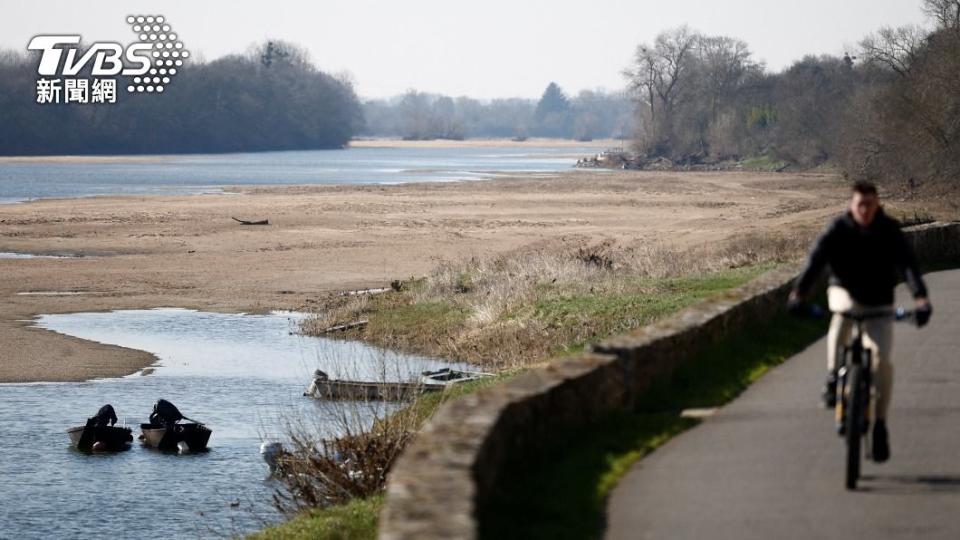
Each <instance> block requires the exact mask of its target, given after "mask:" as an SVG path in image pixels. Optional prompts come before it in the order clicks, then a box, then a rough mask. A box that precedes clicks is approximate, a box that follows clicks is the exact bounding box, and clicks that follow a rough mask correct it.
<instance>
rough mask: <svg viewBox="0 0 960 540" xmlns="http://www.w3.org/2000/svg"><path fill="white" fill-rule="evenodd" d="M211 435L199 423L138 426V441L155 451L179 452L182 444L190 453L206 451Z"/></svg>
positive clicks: (207, 429)
mask: <svg viewBox="0 0 960 540" xmlns="http://www.w3.org/2000/svg"><path fill="white" fill-rule="evenodd" d="M211 433H213V432H212V431H210V428H208V427H207V426H205V425H203V424H199V423H189V424H171V425H168V426H164V425H158V424H140V440H142V441H143V442H144V444H146V445H147V446H150V447H152V448H156V449H157V450H174V451H176V450H181V449H182V445H181V443H183V444H185V445H186V447H187V449H189V451H190V452H202V451H203V450H206V449H207V442H209V441H210V435H211Z"/></svg>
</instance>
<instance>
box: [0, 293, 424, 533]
mask: <svg viewBox="0 0 960 540" xmlns="http://www.w3.org/2000/svg"><path fill="white" fill-rule="evenodd" d="M301 317H302V315H297V314H273V315H265V316H248V315H228V314H215V313H203V312H196V311H190V310H183V309H158V310H138V311H120V312H112V313H84V314H73V315H47V316H43V317H40V318H39V320H38V325H39V326H42V327H44V328H48V329H51V330H55V331H58V332H62V333H64V334H69V335H73V336H78V337H82V338H86V339H93V340H96V341H100V342H103V343H111V344H116V345H121V346H126V347H132V348H137V349H143V350H147V351H150V352H152V353H154V354H156V355H157V356H158V357H159V359H160V360H159V363H158V365H157V366H156V371H155V373H154V374H153V375H149V376H141V375H132V376H129V377H124V378H120V379H105V380H98V381H90V382H85V383H65V384H52V383H51V384H29V385H16V384H15V385H0V418H3V419H4V422H3V424H2V425H3V428H2V430H0V445H2V446H3V459H2V460H0V478H2V479H3V483H2V486H3V487H2V489H0V523H3V524H4V526H5V529H4V531H3V532H2V533H0V536H5V535H7V534H9V535H10V536H11V537H16V538H64V537H77V536H84V537H98V536H99V537H109V538H115V537H141V536H147V537H169V538H176V537H197V536H201V537H209V536H221V535H227V536H231V535H236V534H240V533H243V532H248V531H250V530H254V529H258V528H260V527H261V526H262V525H263V523H264V522H265V521H266V522H270V521H276V520H277V519H278V516H277V514H276V512H275V511H274V510H273V509H272V508H271V507H270V503H269V501H270V494H271V493H272V491H273V489H275V488H276V486H275V485H274V483H273V482H271V481H269V480H267V478H266V466H265V465H264V463H263V462H262V461H261V459H260V456H259V454H258V452H259V444H260V441H261V437H262V436H266V437H277V436H279V435H281V433H280V431H281V430H280V429H279V428H278V427H277V426H278V419H280V418H298V417H303V418H307V419H308V421H310V422H311V423H314V422H315V423H318V424H320V425H321V426H322V429H326V430H328V432H329V433H334V432H335V431H336V430H337V429H338V423H337V419H338V418H339V417H340V415H341V414H342V413H343V410H342V409H339V408H338V407H331V406H324V405H321V404H319V403H316V402H314V401H313V400H310V399H307V398H304V397H303V396H302V395H301V393H302V392H303V389H304V388H305V386H306V384H307V382H308V379H309V374H310V373H312V371H313V369H315V368H317V367H320V368H321V369H323V370H324V371H327V372H328V373H331V375H334V376H349V377H350V378H365V377H367V376H373V377H378V378H379V377H382V376H384V375H385V376H386V377H387V378H390V379H392V378H396V379H402V378H405V377H406V375H407V374H409V373H416V372H419V371H420V370H422V369H430V368H435V367H439V366H440V365H441V364H440V363H439V362H436V361H431V360H428V359H425V358H417V357H409V356H403V355H397V354H384V353H381V352H378V351H377V350H375V349H372V348H370V347H366V346H364V345H362V344H357V343H349V342H340V341H330V340H324V339H318V338H308V337H302V336H299V335H296V334H292V332H293V331H294V330H295V325H296V322H297V321H298V320H299V319H300V318H301ZM161 397H163V398H166V399H168V400H170V401H172V402H173V403H174V404H176V405H177V407H178V408H179V409H180V410H181V411H183V413H184V414H186V415H187V416H190V417H192V418H196V419H197V420H200V421H202V422H205V423H207V424H208V425H209V426H210V427H211V428H212V429H213V436H212V437H211V439H210V448H211V449H210V451H209V452H206V453H202V454H196V455H183V456H177V455H168V454H161V453H158V452H155V451H152V450H148V449H146V448H144V447H141V446H140V444H139V443H137V442H135V443H134V446H133V448H132V449H131V450H130V451H127V452H122V453H119V454H106V455H86V454H82V453H79V452H76V451H73V450H71V449H70V448H69V439H68V437H67V435H66V433H65V430H66V428H67V427H70V426H72V425H77V424H81V423H82V422H83V421H84V420H85V419H86V417H88V416H91V415H93V414H94V413H95V412H96V411H97V409H98V408H99V407H100V406H101V405H103V404H104V403H108V402H109V403H112V404H113V406H114V407H115V408H116V410H117V416H118V417H119V418H120V422H121V423H124V422H125V423H126V424H127V425H131V426H134V427H136V425H137V424H139V423H140V422H141V421H146V417H147V415H148V414H149V412H150V410H151V407H152V405H153V403H154V402H155V401H156V400H157V399H158V398H161ZM358 410H359V411H360V413H361V415H366V416H367V417H372V412H371V411H369V410H366V408H365V406H360V407H359V409H358ZM134 433H135V434H137V433H138V430H137V429H135V430H134ZM237 501H239V502H240V504H239V506H232V505H231V503H236V502H237ZM147 531H149V532H147Z"/></svg>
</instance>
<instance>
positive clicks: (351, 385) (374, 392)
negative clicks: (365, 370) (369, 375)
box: [303, 377, 443, 401]
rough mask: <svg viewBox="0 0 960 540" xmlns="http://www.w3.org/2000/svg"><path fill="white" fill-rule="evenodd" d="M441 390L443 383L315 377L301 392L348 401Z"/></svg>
mask: <svg viewBox="0 0 960 540" xmlns="http://www.w3.org/2000/svg"><path fill="white" fill-rule="evenodd" d="M440 390H443V385H438V384H425V383H422V382H419V381H415V382H374V381H344V380H339V379H324V378H320V377H315V378H314V379H313V382H312V383H310V386H309V387H308V388H307V391H306V392H304V393H303V395H305V396H309V397H312V398H314V399H329V400H339V399H342V400H349V401H407V400H409V399H412V398H414V397H416V396H419V395H421V394H424V393H427V392H437V391H440Z"/></svg>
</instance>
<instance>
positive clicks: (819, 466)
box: [607, 271, 960, 540]
mask: <svg viewBox="0 0 960 540" xmlns="http://www.w3.org/2000/svg"><path fill="white" fill-rule="evenodd" d="M927 284H928V286H929V288H930V290H931V298H932V300H933V303H934V310H935V311H934V317H933V319H932V320H931V323H930V325H929V326H927V327H926V328H924V329H922V330H918V329H917V328H916V327H914V326H912V325H908V324H898V325H897V326H896V329H895V337H894V342H895V344H894V366H895V370H896V384H895V387H894V392H893V405H892V410H891V413H890V419H889V421H888V424H889V426H890V431H891V450H892V458H891V460H890V461H889V462H887V463H885V464H883V465H877V464H875V463H872V462H865V463H864V466H863V474H864V477H863V479H861V482H860V486H861V489H860V490H859V491H857V492H848V491H846V490H845V489H844V487H843V470H844V469H843V465H844V462H843V456H844V452H845V448H844V446H843V442H842V440H841V439H840V438H839V437H838V436H836V435H835V434H834V431H833V418H832V413H831V412H829V411H826V410H824V409H822V408H819V407H818V403H817V394H818V393H819V391H820V387H821V384H822V383H823V377H824V374H825V370H826V367H825V359H824V358H825V357H824V355H825V350H826V345H825V340H820V341H819V342H817V343H816V344H814V345H813V346H811V347H810V348H809V349H807V350H805V351H803V352H802V353H800V354H798V355H797V356H795V357H793V358H791V359H790V360H789V361H788V362H786V363H784V364H783V365H782V366H780V367H778V368H776V369H774V370H773V371H771V372H770V373H769V374H767V375H766V376H765V377H763V379H761V380H760V381H759V382H758V383H756V384H755V385H753V386H752V387H750V388H749V389H748V390H747V391H746V392H744V394H743V395H742V396H740V397H739V398H738V399H737V400H735V401H734V402H732V403H730V404H729V405H727V406H726V407H724V408H722V409H721V410H720V411H718V412H717V414H716V415H714V416H713V417H712V418H709V419H708V420H706V421H705V422H704V423H703V424H702V425H700V426H697V427H696V428H694V429H692V430H690V431H689V432H687V433H684V434H682V435H680V436H679V437H677V438H675V439H674V440H672V441H670V442H669V443H667V444H666V445H665V446H663V447H662V448H661V449H659V450H658V451H656V452H655V453H654V454H652V455H650V456H649V457H648V458H647V459H644V460H643V461H641V462H640V463H638V464H637V465H636V466H634V468H633V469H632V470H631V471H630V473H629V474H628V475H627V476H626V478H625V479H624V480H623V481H622V482H621V484H620V485H619V486H618V487H617V488H616V490H615V491H614V492H613V495H612V497H611V502H610V505H609V509H608V511H609V514H608V520H609V523H608V529H607V537H608V538H615V539H621V538H638V539H685V538H690V539H693V538H696V539H709V540H719V539H737V540H741V539H750V538H763V539H775V540H787V539H794V538H796V539H811V538H842V539H845V540H853V539H858V538H870V539H877V538H884V539H886V538H924V539H931V538H944V539H946V538H949V539H958V538H960V271H950V272H940V273H935V274H930V275H928V276H927ZM902 292H903V291H898V293H902ZM898 301H899V302H900V304H901V305H911V302H910V301H909V298H908V297H907V296H906V295H900V296H899V297H898Z"/></svg>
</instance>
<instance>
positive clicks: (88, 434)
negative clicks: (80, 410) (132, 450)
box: [67, 403, 133, 452]
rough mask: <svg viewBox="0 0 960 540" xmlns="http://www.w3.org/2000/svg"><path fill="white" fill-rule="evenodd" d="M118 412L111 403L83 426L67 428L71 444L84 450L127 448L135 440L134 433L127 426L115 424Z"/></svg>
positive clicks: (101, 408)
mask: <svg viewBox="0 0 960 540" xmlns="http://www.w3.org/2000/svg"><path fill="white" fill-rule="evenodd" d="M116 423H117V414H116V412H114V410H113V406H111V405H110V404H109V403H108V404H106V405H104V406H103V407H100V410H99V411H97V414H96V415H94V416H92V417H90V418H88V419H87V423H86V424H85V425H82V426H76V427H72V428H70V429H68V430H67V435H68V436H69V437H70V444H71V445H72V446H73V447H74V448H76V449H78V450H82V451H84V452H90V451H94V452H103V451H108V452H116V451H118V450H124V449H126V448H127V447H128V446H129V444H130V443H131V442H133V434H132V433H131V430H130V428H128V427H126V426H119V427H118V426H115V425H114V424H116Z"/></svg>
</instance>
